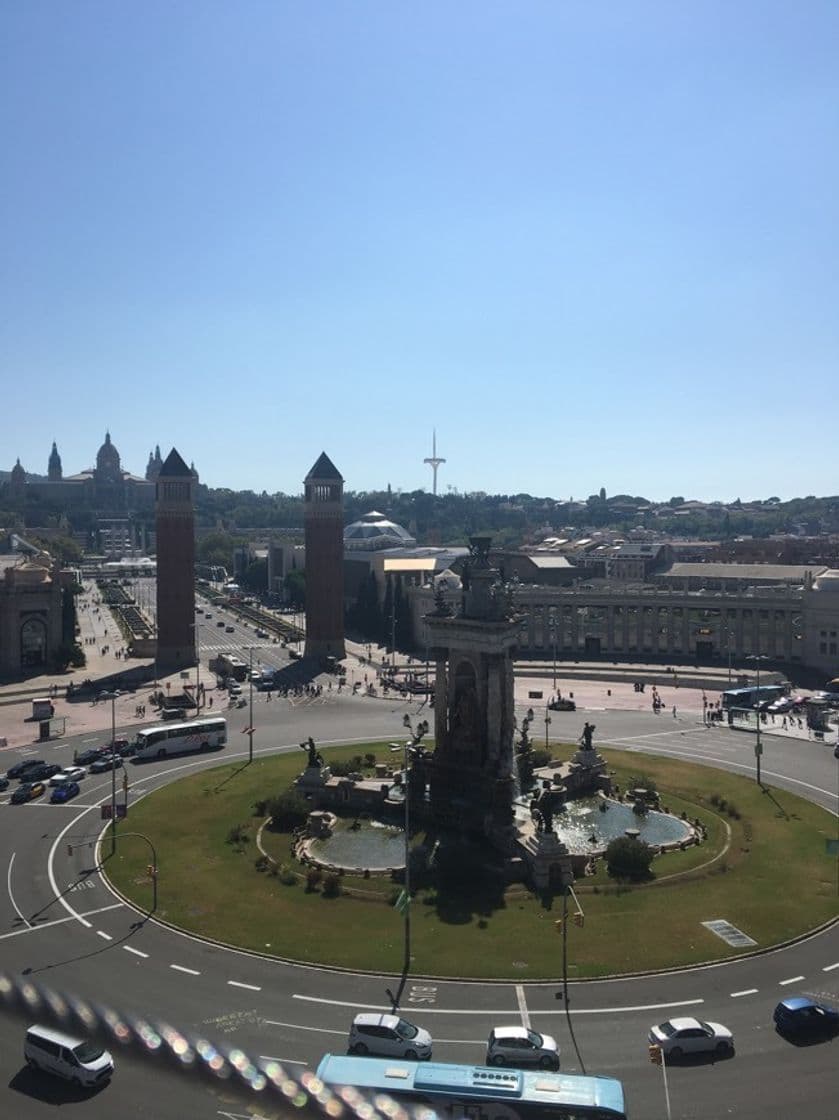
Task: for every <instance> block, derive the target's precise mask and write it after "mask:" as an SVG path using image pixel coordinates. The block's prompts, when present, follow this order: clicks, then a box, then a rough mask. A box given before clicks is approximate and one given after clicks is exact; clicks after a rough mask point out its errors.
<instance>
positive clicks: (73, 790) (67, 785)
mask: <svg viewBox="0 0 839 1120" xmlns="http://www.w3.org/2000/svg"><path fill="white" fill-rule="evenodd" d="M79 792H80V790H79V783H78V782H64V784H63V785H60V786H56V787H55V788H54V789H53V791H52V794H51V795H50V801H51V802H52V804H53V805H61V804H63V803H64V802H65V801H72V799H73V798H74V797H77V796H78V794H79Z"/></svg>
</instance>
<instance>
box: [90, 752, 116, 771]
mask: <svg viewBox="0 0 839 1120" xmlns="http://www.w3.org/2000/svg"><path fill="white" fill-rule="evenodd" d="M121 768H122V759H121V758H120V757H119V755H118V754H113V755H112V754H106V755H103V756H102V758H97V759H96V761H95V762H94V763H92V764H91V766H90V772H91V774H106V773H108V771H110V770H120V769H121Z"/></svg>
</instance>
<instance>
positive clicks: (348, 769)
mask: <svg viewBox="0 0 839 1120" xmlns="http://www.w3.org/2000/svg"><path fill="white" fill-rule="evenodd" d="M329 769H330V770H331V771H332V776H333V778H346V776H347V775H348V774H351V773H352V772H353V771H354V770H355V766H353V764H352V762H342V761H341V760H340V759H335V761H334V762H330V763H329Z"/></svg>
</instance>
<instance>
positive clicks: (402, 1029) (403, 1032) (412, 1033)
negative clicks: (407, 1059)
mask: <svg viewBox="0 0 839 1120" xmlns="http://www.w3.org/2000/svg"><path fill="white" fill-rule="evenodd" d="M396 1033H397V1034H398V1035H399V1037H400V1038H409V1039H410V1038H416V1037H417V1033H418V1031H417V1028H416V1027H415V1026H414V1024H413V1023H409V1022H407V1020H405V1019H400V1020H399V1022H398V1023H397V1024H396Z"/></svg>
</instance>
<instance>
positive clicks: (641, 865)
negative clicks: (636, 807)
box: [606, 836, 654, 883]
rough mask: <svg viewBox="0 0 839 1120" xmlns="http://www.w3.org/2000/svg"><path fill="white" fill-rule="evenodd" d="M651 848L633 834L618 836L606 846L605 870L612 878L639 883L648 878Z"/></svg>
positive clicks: (651, 856) (651, 859) (651, 857)
mask: <svg viewBox="0 0 839 1120" xmlns="http://www.w3.org/2000/svg"><path fill="white" fill-rule="evenodd" d="M653 854H654V853H653V849H652V848H651V847H650V846H649V845H648V844H645V843H644V842H643V840H639V839H638V838H637V837H635V836H618V837H616V838H615V839H614V840H612V841H611V842H610V844H609V846H608V847H607V848H606V870H607V871H608V873H609V875H610V876H611V877H612V878H613V879H627V880H629V881H630V882H632V883H640V882H643V881H644V880H645V879H649V878H650V865H651V864H652V862H653Z"/></svg>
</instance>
